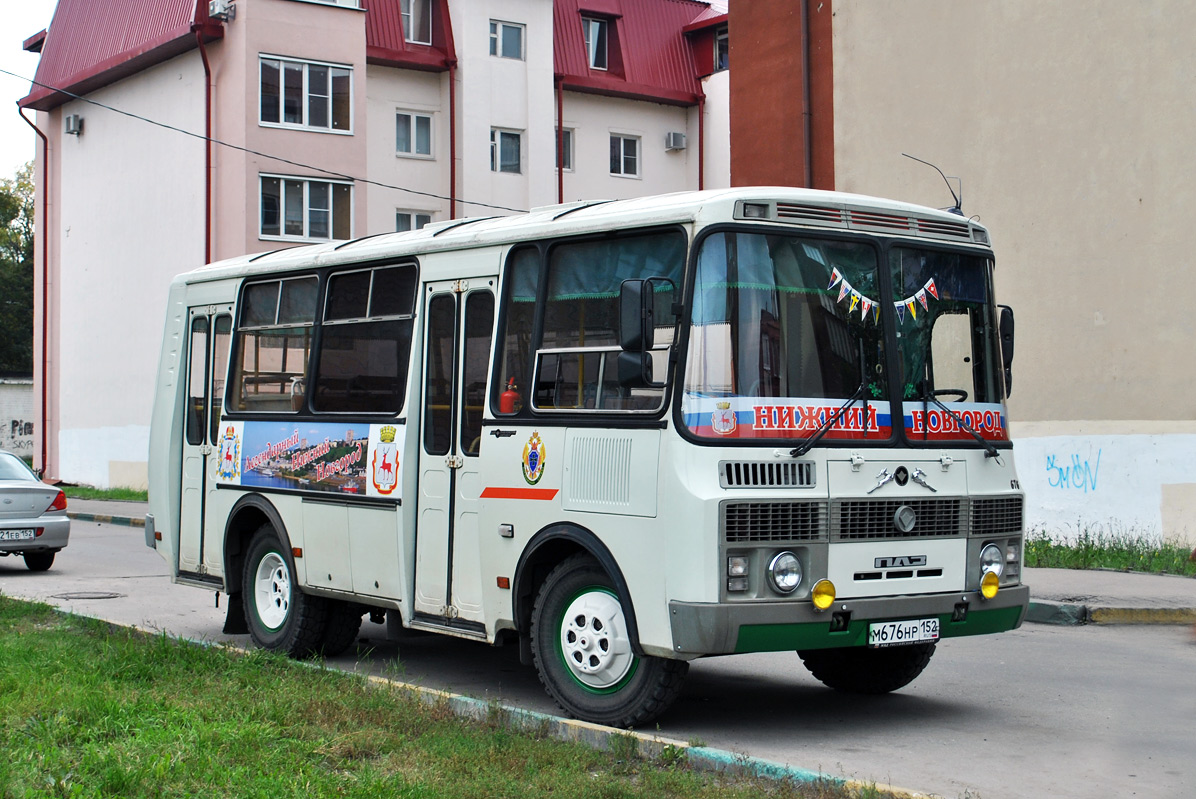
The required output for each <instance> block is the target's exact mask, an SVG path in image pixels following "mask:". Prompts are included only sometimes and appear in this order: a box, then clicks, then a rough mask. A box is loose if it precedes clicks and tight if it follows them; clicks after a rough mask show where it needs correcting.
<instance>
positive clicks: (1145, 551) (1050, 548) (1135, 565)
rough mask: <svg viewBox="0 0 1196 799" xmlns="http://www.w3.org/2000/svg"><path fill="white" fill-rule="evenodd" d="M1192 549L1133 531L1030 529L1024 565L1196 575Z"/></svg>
mask: <svg viewBox="0 0 1196 799" xmlns="http://www.w3.org/2000/svg"><path fill="white" fill-rule="evenodd" d="M1191 556H1192V550H1191V549H1189V548H1188V547H1186V546H1181V545H1179V544H1177V543H1168V542H1160V541H1159V540H1158V538H1157V537H1154V536H1148V535H1140V534H1136V533H1132V532H1129V533H1110V532H1103V531H1095V532H1094V531H1092V530H1089V529H1086V528H1085V529H1082V530H1081V532H1080V534H1079V535H1077V536H1053V535H1052V534H1051V533H1049V532H1046V531H1044V530H1031V531H1030V532H1029V534H1028V535H1027V536H1026V565H1027V566H1029V567H1032V568H1033V567H1041V568H1053V569H1118V570H1122V571H1139V572H1152V573H1155V574H1182V575H1187V576H1196V562H1193V561H1192V560H1191V559H1190V558H1191Z"/></svg>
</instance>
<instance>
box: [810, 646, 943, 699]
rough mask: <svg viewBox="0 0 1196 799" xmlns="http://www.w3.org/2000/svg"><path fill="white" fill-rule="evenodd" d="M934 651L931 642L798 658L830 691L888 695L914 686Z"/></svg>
mask: <svg viewBox="0 0 1196 799" xmlns="http://www.w3.org/2000/svg"><path fill="white" fill-rule="evenodd" d="M934 647H935V644H934V642H933V641H932V642H930V643H925V644H909V645H906V646H890V647H884V648H882V649H868V648H866V647H847V648H844V649H807V650H804V651H800V652H798V653H797V654H798V655H799V656H800V657H801V659H802V662H803V663H805V664H806V668H807V669H809V670H810V673H811V674H813V675H814V677H815V678H817V679H818V680H819V681H820V682H822V684H823V685H826V686H827V687H828V688H834V689H835V690H836V691H842V692H844V693H849V694H887V693H889V692H890V691H896V690H897V689H898V688H904V687H905V686H907V685H909V684H910V683H911V682H913V681H914V678H915V677H917V676H918V675H919V674H921V673H922V670H923V669H924V668H926V664H927V663H929V662H930V657H931V655H933V654H934Z"/></svg>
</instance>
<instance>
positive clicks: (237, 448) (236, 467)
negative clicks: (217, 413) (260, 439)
mask: <svg viewBox="0 0 1196 799" xmlns="http://www.w3.org/2000/svg"><path fill="white" fill-rule="evenodd" d="M216 474H217V475H218V476H219V477H220V479H221V480H236V479H237V478H238V477H239V476H240V475H241V439H240V438H239V437H238V436H237V431H236V430H235V429H234V428H233V427H232V426H231V425H230V426H229V427H228V428H227V429H226V430H225V431H224V435H223V436H222V437H221V439H220V462H219V463H218V464H217V466H216Z"/></svg>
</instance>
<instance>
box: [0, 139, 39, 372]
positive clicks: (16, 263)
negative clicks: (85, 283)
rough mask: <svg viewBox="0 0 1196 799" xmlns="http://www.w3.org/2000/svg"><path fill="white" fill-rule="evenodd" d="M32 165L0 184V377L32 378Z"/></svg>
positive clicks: (31, 163) (1, 181)
mask: <svg viewBox="0 0 1196 799" xmlns="http://www.w3.org/2000/svg"><path fill="white" fill-rule="evenodd" d="M33 235H34V232H33V162H32V161H30V162H29V163H27V164H25V166H23V167H21V168H20V169H18V170H17V174H16V176H15V177H14V178H13V179H11V180H9V179H3V180H0V373H4V372H9V373H16V374H22V375H30V374H33Z"/></svg>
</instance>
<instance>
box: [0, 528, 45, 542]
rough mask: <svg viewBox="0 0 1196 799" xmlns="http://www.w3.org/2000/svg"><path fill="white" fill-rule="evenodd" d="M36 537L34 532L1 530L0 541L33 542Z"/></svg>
mask: <svg viewBox="0 0 1196 799" xmlns="http://www.w3.org/2000/svg"><path fill="white" fill-rule="evenodd" d="M36 536H37V533H36V531H34V530H0V541H32V540H33V539H34V538H35V537H36Z"/></svg>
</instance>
